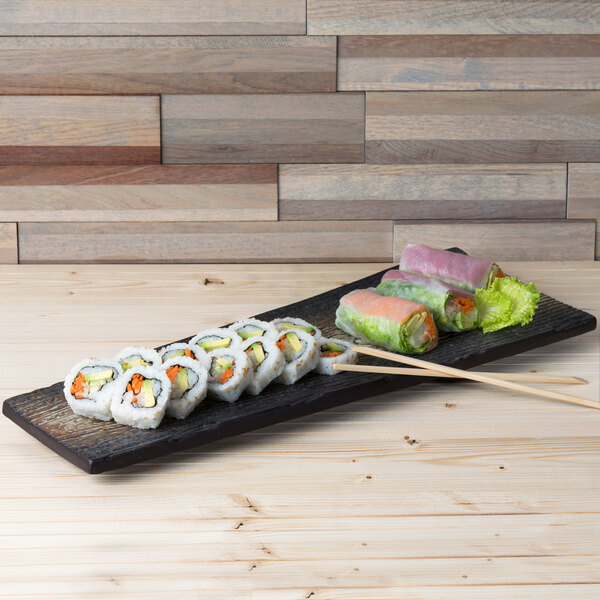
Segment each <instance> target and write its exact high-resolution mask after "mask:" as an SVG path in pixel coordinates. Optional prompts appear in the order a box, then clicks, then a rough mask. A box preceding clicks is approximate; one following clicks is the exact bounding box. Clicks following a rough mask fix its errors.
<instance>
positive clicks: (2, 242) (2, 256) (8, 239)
mask: <svg viewBox="0 0 600 600" xmlns="http://www.w3.org/2000/svg"><path fill="white" fill-rule="evenodd" d="M18 262H19V250H18V245H17V224H16V223H0V264H2V265H14V264H17V263H18Z"/></svg>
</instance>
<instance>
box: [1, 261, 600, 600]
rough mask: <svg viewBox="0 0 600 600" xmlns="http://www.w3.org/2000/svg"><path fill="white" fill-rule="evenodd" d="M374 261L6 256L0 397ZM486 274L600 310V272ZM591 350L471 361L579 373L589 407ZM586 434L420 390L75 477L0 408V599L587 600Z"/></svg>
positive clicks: (371, 268) (595, 567)
mask: <svg viewBox="0 0 600 600" xmlns="http://www.w3.org/2000/svg"><path fill="white" fill-rule="evenodd" d="M385 266H387V265H385V264H346V265H340V264H326V265H323V264H321V265H304V264H296V265H252V264H250V265H58V266H57V265H52V266H48V265H45V266H44V265H19V266H17V265H3V266H1V267H0V289H1V290H2V294H0V307H1V310H0V331H1V332H2V336H1V337H0V376H1V377H0V398H1V399H2V400H4V399H6V398H8V397H10V396H12V395H14V394H17V393H21V392H25V391H28V390H31V389H33V388H37V387H40V386H43V385H47V384H50V383H53V382H54V381H57V380H59V379H60V378H61V377H62V376H63V374H64V373H65V372H66V371H67V370H68V369H69V368H70V366H71V365H72V364H73V363H74V362H75V361H76V360H77V359H79V358H80V357H82V356H85V355H88V354H96V355H110V354H113V353H115V352H116V351H118V350H119V349H120V348H121V347H123V346H125V345H129V344H133V343H136V344H138V343H139V344H147V345H152V346H154V345H158V344H161V343H164V342H166V341H169V340H173V339H177V338H181V337H184V336H186V335H189V334H191V333H193V332H195V331H196V330H199V329H201V328H203V327H207V326H209V325H216V324H221V323H225V322H228V321H232V320H234V319H237V318H241V317H245V316H248V315H250V314H254V313H257V312H260V311H263V310H267V309H271V308H274V307H277V306H279V305H283V304H286V303H289V302H291V301H294V300H298V299H301V298H302V297H308V296H311V295H314V294H316V293H319V292H323V291H325V290H327V289H330V288H332V287H335V286H338V285H341V284H343V283H346V282H349V281H352V280H354V279H357V278H360V277H363V276H366V275H368V274H370V273H372V272H375V271H377V270H380V269H382V268H385ZM502 267H503V268H505V270H507V271H508V272H510V273H514V274H515V275H517V276H519V277H520V278H522V279H524V280H525V281H529V280H533V281H535V282H536V283H537V284H538V286H539V287H540V289H542V290H543V291H544V292H546V293H548V294H550V295H552V296H554V297H556V298H558V299H560V300H562V301H564V302H567V303H569V304H572V305H574V306H576V307H578V308H581V309H583V310H587V311H589V312H592V313H593V314H595V315H596V316H597V317H598V316H600V299H599V298H600V295H599V294H598V291H599V289H600V265H599V264H598V263H593V262H570V263H561V262H546V263H517V262H514V263H503V264H502ZM599 360H600V357H599V336H598V331H594V332H591V333H589V334H586V335H584V336H580V337H577V338H573V339H570V340H566V341H564V342H561V343H560V344H555V345H552V346H547V347H544V348H539V349H536V350H533V351H530V352H527V353H525V354H522V355H519V356H513V357H509V358H506V359H503V360H501V361H497V362H495V363H491V364H488V365H485V366H482V367H481V370H488V371H489V370H493V371H522V372H528V371H536V372H546V373H564V374H567V373H569V374H573V375H577V376H579V377H584V378H585V379H587V380H588V381H589V382H590V383H589V384H588V385H586V386H578V387H577V388H576V389H574V388H573V389H572V390H571V391H572V393H574V394H576V395H579V396H581V397H584V398H588V399H593V400H600V398H599V385H600V381H599V380H600V374H599ZM547 389H553V390H559V389H562V390H564V386H563V387H561V386H558V385H554V386H552V385H549V386H547ZM599 425H600V413H598V412H597V411H591V410H587V409H584V408H578V407H572V406H568V405H562V404H558V403H553V402H547V401H544V400H541V399H537V398H534V397H526V396H522V395H520V394H517V393H511V392H508V391H502V390H496V389H489V388H487V387H485V386H483V385H479V384H476V383H467V382H454V383H451V384H441V383H439V382H430V383H425V384H422V385H420V386H418V387H416V388H414V389H411V390H406V391H404V392H396V393H391V394H387V395H384V396H378V397H373V398H370V399H367V400H363V401H361V402H357V403H354V404H349V405H346V406H342V407H339V408H336V409H334V410H329V411H327V412H324V413H319V414H315V415H311V416H308V417H306V418H303V419H299V420H297V421H293V422H288V423H281V424H279V425H276V426H272V427H270V428H268V429H265V430H260V431H255V432H252V433H248V434H245V435H243V436H239V437H237V438H235V439H230V440H224V441H221V442H218V443H215V444H212V445H210V446H204V447H202V448H198V449H197V450H190V451H187V452H181V453H178V454H174V455H170V456H167V457H165V458H162V459H156V460H153V461H149V462H147V463H144V464H141V465H137V466H135V467H130V468H127V469H123V470H121V471H117V472H114V473H110V474H104V475H99V476H90V475H86V474H83V473H81V472H80V471H79V470H77V468H76V467H74V466H72V465H71V464H69V463H67V462H66V461H64V460H63V459H61V458H59V457H58V456H56V455H55V454H53V453H52V452H51V451H50V450H49V449H47V448H46V447H45V446H43V445H41V444H40V443H38V442H37V441H35V440H34V439H33V438H31V437H30V436H29V435H27V434H26V433H25V432H24V431H22V430H21V429H19V428H18V427H16V426H15V425H14V424H13V423H12V422H10V421H8V420H7V419H4V418H3V419H0V509H1V510H0V582H1V583H0V598H3V599H4V598H10V599H11V600H12V599H14V598H18V599H20V600H21V599H33V598H44V599H57V600H58V599H61V600H65V599H67V600H70V599H73V600H75V599H80V598H83V597H91V598H105V597H107V596H108V595H109V594H110V598H111V600H112V599H123V600H129V599H134V598H135V599H139V598H140V597H143V598H145V599H154V598H157V599H158V598H160V599H170V598H178V599H179V598H202V599H204V598H207V599H208V598H210V599H220V598H227V599H230V598H250V599H260V600H263V599H264V600H271V599H277V600H288V599H289V600H300V599H303V598H313V599H314V600H325V599H328V600H355V599H356V600H359V599H360V600H370V599H373V600H375V599H377V600H382V599H388V598H389V599H390V600H391V599H394V600H396V599H397V598H410V599H411V600H434V599H435V600H437V599H439V598H444V599H446V600H459V599H460V600H512V599H520V600H522V599H530V598H535V599H536V600H564V599H566V598H568V599H570V600H592V599H595V598H597V597H598V596H599V595H600V501H599V500H598V498H599V497H600V494H599V493H600V433H599V432H600V427H599Z"/></svg>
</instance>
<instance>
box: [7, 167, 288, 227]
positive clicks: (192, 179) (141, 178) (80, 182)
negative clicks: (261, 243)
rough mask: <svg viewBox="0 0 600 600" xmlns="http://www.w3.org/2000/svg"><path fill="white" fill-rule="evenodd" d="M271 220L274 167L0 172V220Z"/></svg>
mask: <svg viewBox="0 0 600 600" xmlns="http://www.w3.org/2000/svg"><path fill="white" fill-rule="evenodd" d="M11 220H14V221H19V222H27V221H84V222H93V221H130V220H131V221H226V220H230V221H254V220H265V221H273V220H277V166H276V165H207V166H204V165H202V166H199V165H198V166H197V165H152V166H136V167H129V166H127V167H111V166H108V167H104V166H75V167H74V166H59V167H0V221H11Z"/></svg>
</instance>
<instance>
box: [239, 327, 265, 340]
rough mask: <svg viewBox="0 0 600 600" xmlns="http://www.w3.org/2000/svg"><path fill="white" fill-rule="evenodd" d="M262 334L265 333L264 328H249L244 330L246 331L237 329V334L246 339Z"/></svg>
mask: <svg viewBox="0 0 600 600" xmlns="http://www.w3.org/2000/svg"><path fill="white" fill-rule="evenodd" d="M264 334H265V330H264V329H251V330H246V331H238V335H239V336H240V337H241V338H242V339H243V340H247V339H248V338H250V337H254V336H256V335H264Z"/></svg>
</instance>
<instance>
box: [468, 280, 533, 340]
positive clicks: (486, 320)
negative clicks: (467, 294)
mask: <svg viewBox="0 0 600 600" xmlns="http://www.w3.org/2000/svg"><path fill="white" fill-rule="evenodd" d="M475 301H476V304H477V307H478V309H479V311H480V312H479V314H480V324H479V326H480V327H481V328H482V330H483V333H490V332H491V331H498V330H499V329H504V328H505V327H510V326H511V325H527V323H529V322H530V321H531V319H533V315H534V314H535V311H536V309H537V307H538V304H539V301H540V293H539V291H538V290H537V288H536V287H535V285H534V284H533V283H529V285H525V284H524V283H522V282H521V281H519V280H518V279H517V278H516V277H500V278H496V279H494V282H493V283H492V285H491V287H489V288H488V289H486V290H482V289H479V290H476V291H475ZM507 307H509V308H508V310H507Z"/></svg>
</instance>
